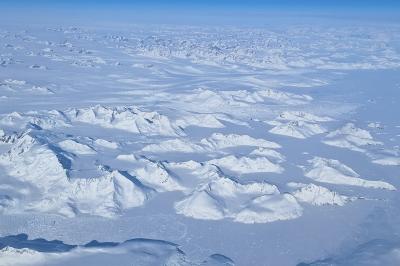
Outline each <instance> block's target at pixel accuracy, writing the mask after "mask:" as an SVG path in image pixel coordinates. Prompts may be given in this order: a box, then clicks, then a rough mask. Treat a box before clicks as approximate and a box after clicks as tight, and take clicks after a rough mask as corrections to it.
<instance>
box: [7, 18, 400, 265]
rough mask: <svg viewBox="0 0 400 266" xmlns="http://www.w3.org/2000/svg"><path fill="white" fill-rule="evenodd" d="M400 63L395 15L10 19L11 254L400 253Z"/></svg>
mask: <svg viewBox="0 0 400 266" xmlns="http://www.w3.org/2000/svg"><path fill="white" fill-rule="evenodd" d="M399 67H400V27H399V25H396V24H390V25H378V26H372V25H369V24H368V25H367V24H366V25H343V24H340V23H339V24H338V25H335V24H333V25H331V26H329V27H328V26H326V27H325V26H318V23H317V24H315V25H290V24H289V25H286V24H284V25H279V26H277V25H275V26H273V25H271V26H268V27H267V26H265V27H259V28H256V27H254V28H245V27H209V26H196V27H194V26H193V27H189V26H187V27H186V26H177V25H176V26H166V25H159V26H143V25H130V26H129V27H122V28H118V27H114V28H112V27H111V28H101V27H95V26H93V27H85V26H83V25H82V26H80V27H75V26H58V25H31V26H29V27H28V26H27V25H8V24H4V25H2V24H0V265H13V266H14V265H297V264H299V265H327V264H329V265H331V264H332V265H369V264H368V263H367V262H368V261H369V259H371V260H372V259H373V260H374V262H375V261H376V265H398V263H399V254H400V253H399V246H400V245H399V244H398V243H399V241H400V239H399V237H398V236H399V234H400V226H399V225H400V205H399V204H398V202H399V200H400V197H399V195H400V194H399V193H398V189H399V188H400V168H399V165H400V121H399V119H398V115H397V112H398V106H399V105H400V102H399V101H400V75H399ZM394 114H396V115H394ZM335 254H337V255H335ZM371 254H372V255H374V254H376V256H375V255H374V256H372V255H371ZM110 263H111V264H110ZM363 263H364V264H363ZM380 263H382V264H380ZM372 264H373V263H372ZM373 265H375V264H373Z"/></svg>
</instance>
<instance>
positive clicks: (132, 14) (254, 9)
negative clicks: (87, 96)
mask: <svg viewBox="0 0 400 266" xmlns="http://www.w3.org/2000/svg"><path fill="white" fill-rule="evenodd" d="M0 9H3V10H7V9H8V11H6V12H3V14H2V16H0V20H2V19H3V20H7V19H9V18H11V19H12V20H14V21H18V20H26V19H31V20H33V21H34V22H36V21H40V20H44V19H47V21H53V20H54V21H55V20H60V19H64V21H68V22H69V21H73V20H74V19H75V20H80V21H82V20H83V19H85V20H86V21H91V20H96V21H99V20H101V22H104V23H105V22H106V21H107V22H109V23H111V22H116V21H124V22H126V21H128V22H138V23H142V22H143V23H167V24H168V23H189V24H192V23H193V24H195V23H204V22H206V23H213V24H218V23H225V24H240V25H242V24H248V25H250V24H254V23H255V24H263V23H265V21H266V20H267V19H268V18H272V17H273V16H275V17H285V16H286V15H288V16H286V17H289V18H290V19H291V20H293V18H294V17H295V16H297V15H301V16H304V15H306V16H310V15H311V16H313V17H314V16H319V17H320V18H327V17H329V16H332V17H335V18H338V17H340V18H349V17H350V18H357V17H362V18H365V17H368V19H369V21H372V22H380V21H381V20H391V21H393V20H395V21H396V22H398V21H400V0H198V1H193V0H192V1H190V0H113V1H110V0H0ZM99 18H101V19H99ZM371 18H372V19H371ZM299 21H302V20H301V19H300V20H299Z"/></svg>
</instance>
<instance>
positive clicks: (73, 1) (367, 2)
mask: <svg viewBox="0 0 400 266" xmlns="http://www.w3.org/2000/svg"><path fill="white" fill-rule="evenodd" d="M0 3H1V5H2V6H9V7H24V6H25V7H30V8H32V7H35V6H36V7H57V6H58V7H60V6H63V7H83V6H85V7H90V8H102V7H119V6H120V7H124V8H126V7H131V8H135V7H163V8H167V7H169V8H191V7H193V8H198V7H201V8H204V9H212V8H225V9H235V8H246V9H266V10H268V9H277V8H279V9H282V8H283V9H299V10H302V9H364V10H365V9H371V10H374V9H375V10H384V9H393V8H397V9H398V8H400V0H199V1H193V0H192V1H190V0H186V1H184V0H113V1H110V0H1V1H0Z"/></svg>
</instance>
